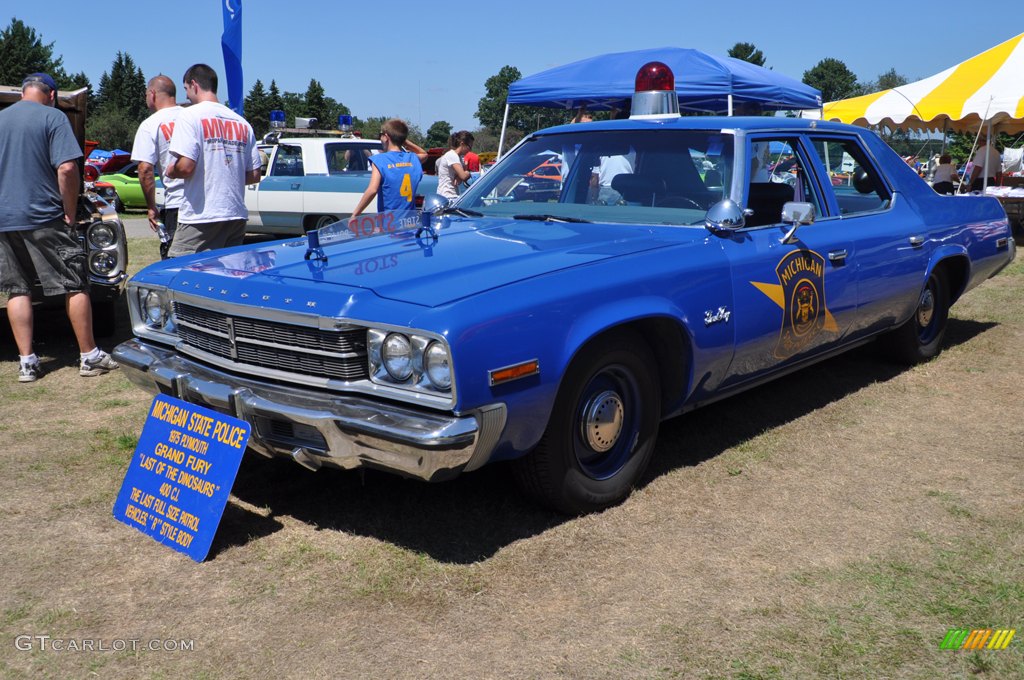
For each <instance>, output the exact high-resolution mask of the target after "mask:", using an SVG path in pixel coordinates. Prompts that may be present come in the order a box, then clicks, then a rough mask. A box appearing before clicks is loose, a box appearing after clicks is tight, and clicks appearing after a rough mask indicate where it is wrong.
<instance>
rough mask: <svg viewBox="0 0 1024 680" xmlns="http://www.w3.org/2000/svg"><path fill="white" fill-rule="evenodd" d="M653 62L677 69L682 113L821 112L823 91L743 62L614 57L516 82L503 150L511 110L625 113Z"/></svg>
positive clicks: (677, 55)
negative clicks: (751, 107)
mask: <svg viewBox="0 0 1024 680" xmlns="http://www.w3.org/2000/svg"><path fill="white" fill-rule="evenodd" d="M649 61H660V62H663V63H664V64H666V65H668V67H669V68H671V69H672V72H673V73H674V74H675V79H676V92H677V93H678V94H679V108H680V109H683V110H688V111H701V112H706V113H725V114H727V115H730V116H731V115H733V113H734V110H735V105H736V104H738V103H756V104H758V105H760V108H761V110H762V111H777V110H784V109H816V108H821V92H820V91H818V90H816V89H814V88H813V87H811V86H809V85H804V84H803V83H801V82H800V81H798V80H794V79H792V78H790V77H788V76H784V75H782V74H781V73H776V72H775V71H770V70H768V69H766V68H763V67H761V66H755V65H754V64H751V63H749V62H745V61H742V60H741V59H733V58H732V57H716V56H713V55H710V54H707V53H705V52H701V51H700V50H693V49H687V48H683V47H659V48H655V49H648V50H636V51H632V52H614V53H611V54H602V55H599V56H596V57H591V58H589V59H583V60H581V61H575V62H573V63H571V64H564V65H562V66H557V67H555V68H553V69H548V70H547V71H541V72H540V73H535V74H534V75H532V76H527V77H525V78H521V79H519V80H517V81H516V82H514V83H512V84H511V85H510V86H509V88H508V101H507V102H506V104H505V119H504V121H503V122H502V125H501V142H500V143H499V150H500V148H501V147H502V146H504V141H505V126H506V125H507V123H508V107H509V106H510V105H512V104H528V105H530V106H545V107H549V108H559V109H567V110H568V109H574V108H576V107H579V106H584V105H585V106H586V107H587V108H588V109H591V110H596V111H601V110H609V109H613V108H621V107H623V106H624V105H625V104H626V103H627V102H628V101H630V99H631V97H632V96H633V86H634V83H635V80H636V73H637V71H638V70H639V69H640V67H641V66H643V65H644V64H646V63H647V62H649Z"/></svg>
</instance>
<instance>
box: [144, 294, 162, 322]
mask: <svg viewBox="0 0 1024 680" xmlns="http://www.w3.org/2000/svg"><path fill="white" fill-rule="evenodd" d="M142 312H143V314H145V316H146V323H147V324H149V325H150V326H162V325H163V323H164V319H165V318H166V312H165V310H164V304H163V300H162V299H161V298H160V294H159V293H157V292H155V291H152V290H151V291H149V292H148V293H146V294H145V296H144V297H143V298H142Z"/></svg>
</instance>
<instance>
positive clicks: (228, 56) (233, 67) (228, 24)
mask: <svg viewBox="0 0 1024 680" xmlns="http://www.w3.org/2000/svg"><path fill="white" fill-rule="evenodd" d="M220 2H221V4H222V5H224V34H223V35H222V36H221V38H220V46H221V48H222V49H223V50H224V75H225V78H226V80H227V84H228V107H229V108H230V109H231V110H232V111H234V112H235V113H237V114H238V115H242V103H243V101H244V97H243V96H242V0H220Z"/></svg>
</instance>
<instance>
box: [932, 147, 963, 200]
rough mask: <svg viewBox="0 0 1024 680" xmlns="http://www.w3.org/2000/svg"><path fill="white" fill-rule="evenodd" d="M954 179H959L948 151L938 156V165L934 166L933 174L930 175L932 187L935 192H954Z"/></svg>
mask: <svg viewBox="0 0 1024 680" xmlns="http://www.w3.org/2000/svg"><path fill="white" fill-rule="evenodd" d="M954 179H956V180H958V181H959V178H958V177H957V176H956V166H955V165H953V159H952V158H951V157H950V155H949V154H948V153H945V154H942V157H941V158H939V165H938V167H936V168H935V175H934V176H933V177H932V189H935V193H937V194H952V193H955V192H956V190H955V188H954V186H953V180H954Z"/></svg>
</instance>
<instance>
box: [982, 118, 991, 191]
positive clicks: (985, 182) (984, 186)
mask: <svg viewBox="0 0 1024 680" xmlns="http://www.w3.org/2000/svg"><path fill="white" fill-rule="evenodd" d="M991 148H992V121H991V120H989V121H988V138H987V141H986V143H985V179H983V180H982V181H981V193H985V190H986V189H988V174H989V173H990V172H991V171H992V168H990V167H988V159H989V157H990V156H991V152H990V151H989V149H991Z"/></svg>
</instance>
